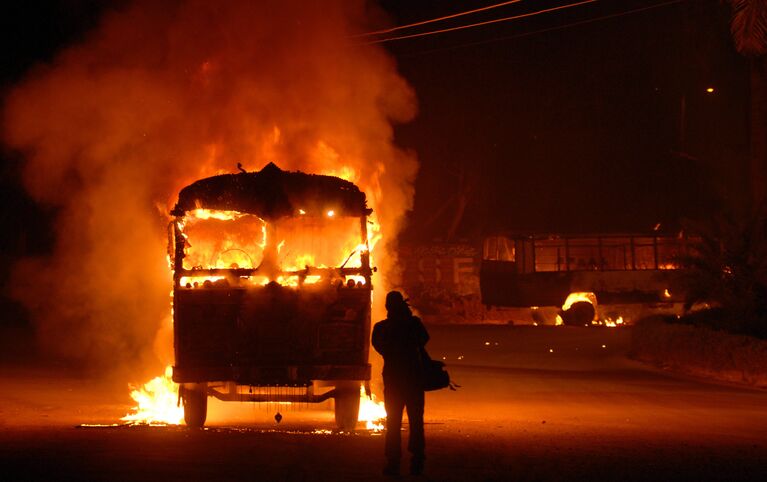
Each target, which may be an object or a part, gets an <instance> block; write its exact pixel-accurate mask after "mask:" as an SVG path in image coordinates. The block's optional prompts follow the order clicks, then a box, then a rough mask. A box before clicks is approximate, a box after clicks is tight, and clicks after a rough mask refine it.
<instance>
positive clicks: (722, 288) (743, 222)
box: [679, 213, 767, 338]
mask: <svg viewBox="0 0 767 482" xmlns="http://www.w3.org/2000/svg"><path fill="white" fill-rule="evenodd" d="M688 230H689V231H691V232H694V233H696V234H697V236H696V237H697V238H698V242H696V243H694V245H693V246H692V248H693V251H692V253H691V254H690V256H687V257H684V258H682V259H681V261H682V264H683V265H684V267H685V268H686V269H684V270H683V271H682V278H681V279H680V280H679V281H680V283H681V286H680V288H682V291H684V292H685V298H686V301H685V308H686V309H689V308H690V307H691V306H692V305H694V304H696V303H706V304H708V305H709V306H711V307H713V308H714V310H713V311H712V312H710V313H708V314H706V313H701V314H700V315H702V316H696V315H693V316H691V317H688V318H689V320H688V321H689V322H693V323H702V324H708V325H711V326H712V327H713V328H719V329H724V330H727V331H730V332H733V333H742V334H748V335H752V336H758V337H761V338H767V219H765V217H764V216H759V215H751V216H742V215H733V214H725V213H722V214H719V215H716V216H713V217H712V218H711V219H709V220H707V221H705V222H702V223H699V224H697V225H692V226H688Z"/></svg>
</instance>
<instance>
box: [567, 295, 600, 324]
mask: <svg viewBox="0 0 767 482" xmlns="http://www.w3.org/2000/svg"><path fill="white" fill-rule="evenodd" d="M595 314H596V311H595V310H594V305H592V304H591V303H589V302H588V301H578V302H576V303H573V305H572V306H571V307H570V309H569V310H567V311H562V312H561V314H560V316H561V317H562V322H563V323H564V324H565V325H569V326H591V321H592V320H593V319H594V315H595Z"/></svg>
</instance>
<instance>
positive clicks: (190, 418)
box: [181, 383, 208, 428]
mask: <svg viewBox="0 0 767 482" xmlns="http://www.w3.org/2000/svg"><path fill="white" fill-rule="evenodd" d="M182 390H183V392H182V395H181V398H182V399H183V401H184V422H186V426H187V427H191V428H202V427H203V425H205V419H206V418H207V416H208V385H207V383H191V384H186V385H182Z"/></svg>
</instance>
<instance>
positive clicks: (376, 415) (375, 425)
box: [357, 386, 386, 432]
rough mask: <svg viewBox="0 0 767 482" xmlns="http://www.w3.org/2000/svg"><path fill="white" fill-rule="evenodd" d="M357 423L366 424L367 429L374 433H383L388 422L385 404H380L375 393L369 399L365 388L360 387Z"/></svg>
mask: <svg viewBox="0 0 767 482" xmlns="http://www.w3.org/2000/svg"><path fill="white" fill-rule="evenodd" d="M357 421H358V422H365V428H366V429H367V430H372V431H373V432H380V431H382V430H383V429H384V422H385V421H386V409H385V408H384V403H383V402H379V401H378V399H377V398H376V396H375V394H373V393H371V394H370V398H368V396H367V394H366V393H365V387H363V386H361V387H360V411H359V414H358V415H357Z"/></svg>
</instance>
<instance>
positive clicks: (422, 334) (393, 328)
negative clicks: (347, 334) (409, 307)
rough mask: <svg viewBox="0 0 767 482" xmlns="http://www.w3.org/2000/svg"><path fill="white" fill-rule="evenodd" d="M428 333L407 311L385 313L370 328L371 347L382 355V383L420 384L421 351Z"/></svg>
mask: <svg viewBox="0 0 767 482" xmlns="http://www.w3.org/2000/svg"><path fill="white" fill-rule="evenodd" d="M427 341H429V334H428V333H427V332H426V328H425V327H424V326H423V323H421V319H420V318H418V317H417V316H413V315H411V314H408V313H400V314H395V315H393V314H391V313H390V314H389V317H388V318H386V319H385V320H383V321H379V322H378V323H376V324H375V327H373V348H375V350H376V351H377V352H378V353H380V354H381V355H383V359H384V368H383V378H384V385H386V386H387V387H394V386H398V387H402V388H416V387H423V370H422V359H421V350H422V349H423V347H424V345H426V342H427Z"/></svg>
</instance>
